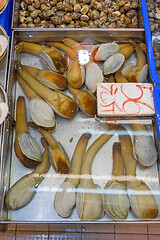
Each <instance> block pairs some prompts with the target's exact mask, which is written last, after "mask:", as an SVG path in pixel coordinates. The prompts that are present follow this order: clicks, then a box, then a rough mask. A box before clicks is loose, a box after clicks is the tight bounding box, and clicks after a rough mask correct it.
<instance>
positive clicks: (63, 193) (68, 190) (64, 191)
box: [54, 182, 76, 217]
mask: <svg viewBox="0 0 160 240" xmlns="http://www.w3.org/2000/svg"><path fill="white" fill-rule="evenodd" d="M75 204H76V191H75V187H74V185H73V184H72V183H70V182H63V183H62V184H61V185H60V187H59V189H58V192H56V195H55V199H54V208H55V210H56V212H57V213H58V214H59V215H60V216H61V217H68V216H69V215H70V214H71V211H72V209H73V207H74V205H75Z"/></svg>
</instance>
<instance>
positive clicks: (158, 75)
mask: <svg viewBox="0 0 160 240" xmlns="http://www.w3.org/2000/svg"><path fill="white" fill-rule="evenodd" d="M152 5H153V6H154V1H152ZM149 6H150V5H149ZM141 7H142V15H143V19H144V28H145V36H146V45H147V49H148V62H149V66H150V75H151V78H152V80H153V81H154V82H155V83H158V84H160V70H159V68H160V67H157V66H156V64H157V63H158V62H159V60H160V56H159V57H158V58H157V59H155V54H159V47H160V31H159V28H157V29H155V31H156V32H154V31H152V32H151V27H152V25H154V24H155V17H154V14H155V12H154V13H153V12H152V16H150V17H149V13H148V8H147V3H146V1H142V3H141ZM153 11H155V9H153ZM149 18H151V19H152V20H153V22H152V23H151V22H150V21H149ZM157 21H159V19H157ZM156 24H157V23H156ZM158 24H159V23H158ZM155 42H158V43H157V46H158V47H156V48H155V51H154V44H155Z"/></svg>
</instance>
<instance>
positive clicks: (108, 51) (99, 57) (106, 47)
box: [94, 43, 119, 61]
mask: <svg viewBox="0 0 160 240" xmlns="http://www.w3.org/2000/svg"><path fill="white" fill-rule="evenodd" d="M118 50H119V46H118V44H117V43H105V44H101V45H100V46H99V47H98V50H97V52H96V54H95V56H94V60H96V61H105V60H106V59H107V58H108V57H110V56H112V55H113V54H115V53H116V52H117V51H118Z"/></svg>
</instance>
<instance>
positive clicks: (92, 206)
mask: <svg viewBox="0 0 160 240" xmlns="http://www.w3.org/2000/svg"><path fill="white" fill-rule="evenodd" d="M112 133H113V132H112ZM111 137H112V134H111V133H108V134H105V133H104V134H102V135H101V136H100V137H98V138H97V139H96V140H95V141H94V142H93V143H92V145H91V146H90V147H89V148H88V150H87V151H86V153H85V155H84V159H83V163H82V169H81V179H80V184H79V186H78V190H77V197H76V209H77V213H78V215H79V218H80V219H82V220H96V219H100V218H102V217H103V215H104V210H103V202H102V196H101V191H100V188H99V186H98V185H97V184H94V182H93V180H92V174H91V167H92V163H93V160H94V157H95V155H96V154H97V152H98V151H99V150H100V149H101V147H102V146H103V145H104V144H105V143H106V142H107V141H108V140H109V139H110V138H111Z"/></svg>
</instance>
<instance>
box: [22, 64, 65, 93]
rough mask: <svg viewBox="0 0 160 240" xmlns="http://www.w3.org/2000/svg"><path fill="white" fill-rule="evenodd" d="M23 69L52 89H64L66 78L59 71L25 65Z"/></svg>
mask: <svg viewBox="0 0 160 240" xmlns="http://www.w3.org/2000/svg"><path fill="white" fill-rule="evenodd" d="M25 69H26V70H27V71H28V72H29V73H30V74H31V75H32V76H33V77H34V78H36V79H37V80H38V81H40V82H41V83H42V84H43V85H45V86H46V87H48V88H51V89H53V90H55V89H56V90H65V89H66V87H67V83H68V82H67V79H66V78H65V77H64V76H63V75H62V74H59V73H56V72H52V71H49V70H46V69H39V68H35V67H31V66H27V65H25Z"/></svg>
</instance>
